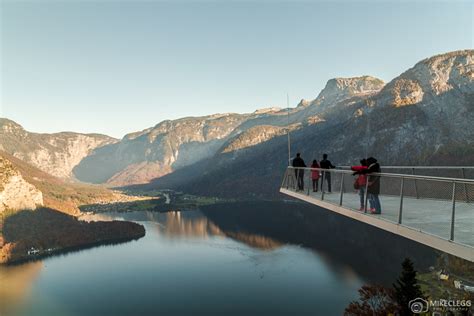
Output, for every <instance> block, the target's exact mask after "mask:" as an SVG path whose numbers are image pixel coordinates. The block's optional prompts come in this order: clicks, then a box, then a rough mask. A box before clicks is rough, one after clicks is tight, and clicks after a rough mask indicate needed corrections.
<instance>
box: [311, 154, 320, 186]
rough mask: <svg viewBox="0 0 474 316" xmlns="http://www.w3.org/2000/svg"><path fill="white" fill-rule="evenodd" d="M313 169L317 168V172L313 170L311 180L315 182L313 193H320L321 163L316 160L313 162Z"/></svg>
mask: <svg viewBox="0 0 474 316" xmlns="http://www.w3.org/2000/svg"><path fill="white" fill-rule="evenodd" d="M311 168H317V169H316V170H315V169H312V170H311V180H313V192H318V186H319V177H320V174H319V168H320V167H319V163H318V161H317V160H316V159H315V160H313V164H312V165H311Z"/></svg>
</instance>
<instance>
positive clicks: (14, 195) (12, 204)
mask: <svg viewBox="0 0 474 316" xmlns="http://www.w3.org/2000/svg"><path fill="white" fill-rule="evenodd" d="M42 205H43V194H42V193H41V191H39V190H38V189H36V188H35V186H34V185H32V184H30V183H28V182H26V181H25V179H23V177H22V176H21V174H20V172H19V171H18V170H16V169H15V168H14V166H13V165H12V163H11V162H10V161H8V160H7V159H5V158H3V157H2V156H0V213H1V212H3V211H5V210H6V209H8V210H13V211H16V210H23V209H30V210H34V209H36V208H37V207H38V206H42Z"/></svg>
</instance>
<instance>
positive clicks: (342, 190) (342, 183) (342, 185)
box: [339, 173, 344, 206]
mask: <svg viewBox="0 0 474 316" xmlns="http://www.w3.org/2000/svg"><path fill="white" fill-rule="evenodd" d="M341 177H342V179H341V195H340V196H339V206H342V196H343V195H344V173H341Z"/></svg>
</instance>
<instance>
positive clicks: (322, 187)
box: [321, 171, 326, 201]
mask: <svg viewBox="0 0 474 316" xmlns="http://www.w3.org/2000/svg"><path fill="white" fill-rule="evenodd" d="M321 173H322V174H323V176H322V179H323V181H322V182H321V201H324V178H326V172H325V171H321Z"/></svg>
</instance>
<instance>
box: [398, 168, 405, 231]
mask: <svg viewBox="0 0 474 316" xmlns="http://www.w3.org/2000/svg"><path fill="white" fill-rule="evenodd" d="M404 183H405V178H403V177H402V184H401V185H400V209H399V210H398V224H401V223H402V212H403V186H404Z"/></svg>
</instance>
